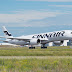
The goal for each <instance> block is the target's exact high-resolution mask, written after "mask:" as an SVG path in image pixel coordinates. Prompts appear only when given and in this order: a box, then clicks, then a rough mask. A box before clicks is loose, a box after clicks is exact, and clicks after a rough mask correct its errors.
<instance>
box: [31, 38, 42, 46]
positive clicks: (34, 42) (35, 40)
mask: <svg viewBox="0 0 72 72" xmlns="http://www.w3.org/2000/svg"><path fill="white" fill-rule="evenodd" d="M40 42H41V41H40V39H31V40H30V45H37V44H39V43H40Z"/></svg>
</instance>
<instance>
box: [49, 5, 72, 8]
mask: <svg viewBox="0 0 72 72" xmlns="http://www.w3.org/2000/svg"><path fill="white" fill-rule="evenodd" d="M48 6H53V7H68V8H72V5H48Z"/></svg>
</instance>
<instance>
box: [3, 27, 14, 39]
mask: <svg viewBox="0 0 72 72" xmlns="http://www.w3.org/2000/svg"><path fill="white" fill-rule="evenodd" d="M2 28H3V32H4V35H5V37H6V38H9V37H13V36H12V34H11V33H9V32H8V30H7V29H6V27H5V26H3V27H2Z"/></svg>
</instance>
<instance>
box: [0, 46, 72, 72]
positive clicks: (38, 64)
mask: <svg viewBox="0 0 72 72" xmlns="http://www.w3.org/2000/svg"><path fill="white" fill-rule="evenodd" d="M7 57H8V58H7ZM18 57H19V58H18ZM0 72H72V47H69V46H67V47H48V48H47V49H41V48H40V47H37V48H36V49H28V48H26V47H22V48H21V47H11V46H0Z"/></svg>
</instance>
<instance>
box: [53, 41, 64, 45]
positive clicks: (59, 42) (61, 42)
mask: <svg viewBox="0 0 72 72" xmlns="http://www.w3.org/2000/svg"><path fill="white" fill-rule="evenodd" d="M63 42H64V41H54V42H53V43H54V44H55V45H62V44H63Z"/></svg>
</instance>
